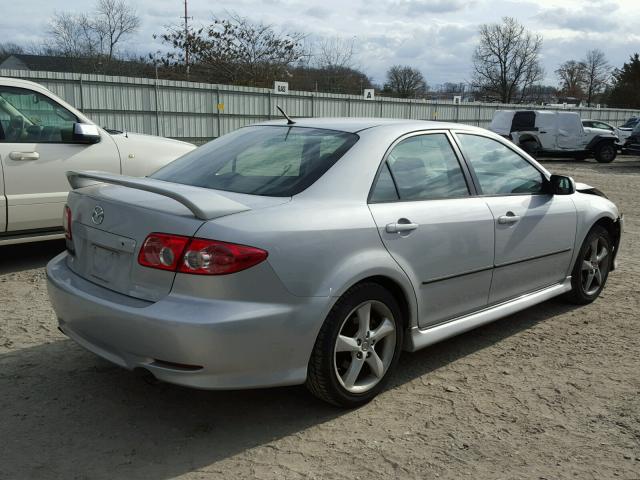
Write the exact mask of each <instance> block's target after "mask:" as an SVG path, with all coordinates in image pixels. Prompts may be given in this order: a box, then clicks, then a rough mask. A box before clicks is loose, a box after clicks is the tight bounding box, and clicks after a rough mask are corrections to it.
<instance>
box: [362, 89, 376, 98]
mask: <svg viewBox="0 0 640 480" xmlns="http://www.w3.org/2000/svg"><path fill="white" fill-rule="evenodd" d="M375 95H376V91H375V90H374V89H373V88H365V89H364V99H365V100H374V99H375Z"/></svg>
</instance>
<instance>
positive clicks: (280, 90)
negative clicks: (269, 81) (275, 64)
mask: <svg viewBox="0 0 640 480" xmlns="http://www.w3.org/2000/svg"><path fill="white" fill-rule="evenodd" d="M273 91H274V92H275V93H277V94H278V95H286V94H288V93H289V82H273Z"/></svg>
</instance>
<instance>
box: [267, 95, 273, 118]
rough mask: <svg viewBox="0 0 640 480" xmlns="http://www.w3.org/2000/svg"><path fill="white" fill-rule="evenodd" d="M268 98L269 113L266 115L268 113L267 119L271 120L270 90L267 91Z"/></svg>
mask: <svg viewBox="0 0 640 480" xmlns="http://www.w3.org/2000/svg"><path fill="white" fill-rule="evenodd" d="M268 98H269V101H268V106H269V113H268V115H269V120H271V112H272V110H273V105H272V104H271V102H272V101H273V100H272V99H271V92H269V93H268Z"/></svg>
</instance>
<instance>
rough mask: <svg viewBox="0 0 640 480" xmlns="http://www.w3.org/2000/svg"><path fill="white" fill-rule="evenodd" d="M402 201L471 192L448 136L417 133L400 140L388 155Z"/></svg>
mask: <svg viewBox="0 0 640 480" xmlns="http://www.w3.org/2000/svg"><path fill="white" fill-rule="evenodd" d="M387 164H388V165H389V169H390V171H391V175H392V176H393V179H394V180H395V184H396V187H397V191H398V194H399V195H400V199H401V200H433V199H438V198H454V197H463V196H468V195H469V189H468V187H467V183H466V181H465V179H464V175H463V173H462V169H461V168H460V164H459V163H458V158H457V157H456V155H455V153H454V152H453V149H452V148H451V145H450V144H449V141H448V140H447V136H446V135H445V134H443V133H435V134H428V135H417V136H414V137H409V138H407V139H405V140H402V141H401V142H400V143H398V144H397V145H396V146H395V147H393V150H391V152H390V153H389V156H388V157H387Z"/></svg>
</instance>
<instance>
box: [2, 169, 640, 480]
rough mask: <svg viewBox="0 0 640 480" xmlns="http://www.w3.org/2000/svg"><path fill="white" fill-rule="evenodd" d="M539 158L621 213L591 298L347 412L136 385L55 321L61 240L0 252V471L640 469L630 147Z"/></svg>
mask: <svg viewBox="0 0 640 480" xmlns="http://www.w3.org/2000/svg"><path fill="white" fill-rule="evenodd" d="M545 164H546V166H547V167H548V168H549V169H550V170H553V171H555V172H557V173H563V174H569V175H572V176H573V177H574V178H575V179H576V180H577V181H583V182H586V183H590V184H592V185H594V186H598V187H599V188H601V189H602V190H604V191H605V192H607V194H608V195H609V196H610V197H611V198H612V199H613V200H614V201H615V202H616V203H617V204H618V205H619V206H620V207H621V209H622V211H623V212H625V215H626V220H627V224H626V225H627V226H626V228H627V231H626V234H625V237H624V240H623V246H622V250H621V253H620V256H619V259H620V267H619V270H618V271H616V272H615V273H613V274H612V276H611V277H610V279H609V283H608V285H607V288H606V289H605V291H604V292H603V295H602V296H601V298H600V299H599V300H598V301H596V302H595V303H594V304H592V305H589V306H586V307H582V308H576V307H574V306H569V305H566V304H564V303H562V302H561V301H560V300H552V301H549V302H547V303H544V304H542V305H539V306H537V307H534V308H531V309H529V310H526V311H524V312H521V313H518V314H516V315H513V316H511V317H508V318H505V319H503V320H500V321H498V322H495V323H493V324H491V325H488V326H486V327H483V328H480V329H477V330H475V331H472V332H470V333H468V334H465V335H462V336H460V337H457V338H454V339H451V340H449V341H446V342H443V343H441V344H438V345H436V346H433V347H431V348H428V349H426V350H423V351H420V352H418V353H415V354H405V355H404V356H403V358H402V359H401V363H400V368H399V369H398V371H397V373H396V375H395V377H394V379H393V381H392V382H391V385H390V386H389V388H388V389H387V390H386V392H384V393H383V394H382V395H380V396H379V397H378V398H377V399H376V400H374V401H373V402H371V403H370V404H369V405H367V406H365V407H363V408H360V409H358V410H355V411H341V410H336V409H334V408H332V407H329V406H326V405H324V404H322V403H320V402H318V401H316V400H315V399H313V398H312V397H311V396H310V395H308V394H307V393H306V391H305V390H304V389H303V388H302V387H296V388H281V389H271V390H260V391H243V392H204V391H195V390H189V389H184V388H179V387H174V386H170V385H166V384H157V385H151V384H148V383H146V382H145V381H143V380H142V379H140V378H138V377H136V376H134V375H133V374H132V373H130V372H127V371H125V370H122V369H120V368H117V367H114V366H112V365H110V364H108V363H106V362H105V361H102V360H100V359H99V358H97V357H95V356H94V355H92V354H90V353H87V352H85V351H84V350H82V349H81V348H80V347H78V346H76V345H75V344H74V343H73V342H72V341H70V340H67V339H66V338H65V337H64V336H62V335H61V334H60V333H58V331H57V330H56V321H55V317H54V313H53V311H52V310H51V308H50V306H49V303H48V301H47V293H46V286H45V274H44V269H43V266H44V265H45V263H46V261H47V260H48V259H49V258H50V257H51V256H53V255H54V254H55V253H57V251H59V250H61V249H62V244H61V243H59V242H54V243H49V244H33V245H26V246H15V247H4V248H0V255H1V260H0V299H1V300H0V302H1V303H0V478H2V479H5V478H6V479H28V478H29V479H30V478H47V479H49V478H60V479H85V478H86V479H89V478H90V479H102V478H104V479H120V478H122V479H134V478H141V479H142V478H144V479H168V478H183V479H198V478H226V479H230V478H250V477H253V478H261V479H262V478H264V479H266V478H292V479H296V478H338V479H339V478H345V479H347V478H348V479H356V478H389V477H397V478H420V479H422V478H435V477H440V478H461V477H465V476H468V477H470V478H503V479H512V478H527V479H531V478H534V479H536V478H538V479H557V478H579V479H605V478H626V479H638V478H640V378H639V374H640V348H639V343H640V342H639V339H640V322H639V320H640V318H639V315H638V310H639V307H640V305H639V304H640V294H639V291H638V285H639V284H640V277H639V275H640V213H639V212H638V207H639V206H640V158H637V157H636V158H633V157H622V158H619V159H617V160H616V161H615V162H614V163H612V164H610V165H599V164H597V163H593V162H569V161H567V162H563V161H547V162H545Z"/></svg>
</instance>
